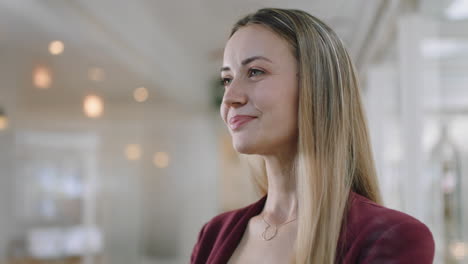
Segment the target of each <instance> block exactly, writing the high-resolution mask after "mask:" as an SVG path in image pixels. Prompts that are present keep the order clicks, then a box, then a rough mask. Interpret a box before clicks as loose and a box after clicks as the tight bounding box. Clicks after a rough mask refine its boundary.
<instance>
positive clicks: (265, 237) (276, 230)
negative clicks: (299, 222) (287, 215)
mask: <svg viewBox="0 0 468 264" xmlns="http://www.w3.org/2000/svg"><path fill="white" fill-rule="evenodd" d="M262 219H263V221H264V222H265V223H266V224H267V226H266V227H265V230H264V231H263V233H262V238H263V240H264V241H268V240H271V239H273V238H274V237H275V236H276V234H277V233H278V229H279V228H280V227H281V226H282V225H285V224H287V223H291V222H292V221H294V220H296V219H297V218H294V219H293V220H290V221H287V222H284V223H282V224H280V225H277V226H274V227H273V228H274V232H273V235H272V236H270V237H267V231H268V229H269V228H270V227H271V226H272V225H271V224H270V223H268V222H267V221H266V220H265V217H264V215H263V214H262Z"/></svg>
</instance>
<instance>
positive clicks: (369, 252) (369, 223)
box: [190, 191, 435, 264]
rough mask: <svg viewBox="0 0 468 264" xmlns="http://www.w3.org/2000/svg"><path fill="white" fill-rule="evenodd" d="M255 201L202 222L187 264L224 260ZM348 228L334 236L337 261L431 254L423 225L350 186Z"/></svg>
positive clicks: (257, 206) (255, 210) (421, 258)
mask: <svg viewBox="0 0 468 264" xmlns="http://www.w3.org/2000/svg"><path fill="white" fill-rule="evenodd" d="M266 199H267V195H265V196H263V197H262V198H261V199H259V200H258V201H256V202H254V203H252V204H250V205H248V206H246V207H243V208H240V209H237V210H232V211H228V212H225V213H222V214H219V215H217V216H215V217H213V218H212V219H211V220H210V221H208V222H207V223H205V224H204V225H203V227H202V228H201V230H200V232H199V234H198V241H197V242H196V244H195V246H194V247H193V251H192V254H191V258H190V263H191V264H225V263H227V262H228V260H229V258H230V257H231V256H232V254H233V253H234V251H235V249H236V248H237V246H238V245H239V243H240V241H241V239H242V236H243V234H244V232H245V230H246V228H247V224H248V223H249V220H250V218H252V217H254V216H256V215H259V214H260V213H261V211H262V210H263V207H264V205H265V202H266ZM348 202H349V209H348V212H347V219H346V221H345V223H346V228H344V229H342V230H344V232H342V233H341V234H340V238H339V240H338V245H337V247H338V248H337V252H342V253H341V254H339V255H337V258H336V262H335V263H344V264H351V263H353V264H354V263H364V264H370V263H379V264H382V263H395V264H396V263H398V264H403V263H408V264H409V263H418V264H426V263H427V264H429V263H432V262H433V259H434V249H435V243H434V238H433V236H432V233H431V231H430V230H429V229H428V228H427V226H426V225H425V224H423V223H422V222H420V221H419V220H417V219H416V218H414V217H412V216H410V215H408V214H405V213H403V212H400V211H397V210H393V209H389V208H386V207H384V206H382V205H379V204H377V203H375V202H373V201H371V200H369V199H367V198H366V197H364V196H362V195H359V194H357V193H355V192H353V191H351V192H350V195H349V200H348Z"/></svg>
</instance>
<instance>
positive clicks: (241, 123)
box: [229, 116, 256, 131]
mask: <svg viewBox="0 0 468 264" xmlns="http://www.w3.org/2000/svg"><path fill="white" fill-rule="evenodd" d="M255 118H256V117H253V116H246V117H241V118H238V119H237V120H235V121H234V122H232V123H230V124H229V127H230V128H231V129H232V130H234V131H236V130H239V129H240V128H242V127H243V126H244V125H246V124H247V123H249V122H250V121H252V120H254V119H255Z"/></svg>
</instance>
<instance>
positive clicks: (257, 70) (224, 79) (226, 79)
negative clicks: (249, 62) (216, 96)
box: [220, 68, 265, 86]
mask: <svg viewBox="0 0 468 264" xmlns="http://www.w3.org/2000/svg"><path fill="white" fill-rule="evenodd" d="M252 72H260V73H261V74H263V73H265V72H264V71H262V70H260V69H254V68H252V69H249V71H248V75H249V77H250V74H251V73H252ZM255 76H257V75H255ZM226 81H229V82H230V81H231V79H230V78H221V80H220V83H221V85H222V86H226V85H227V84H226Z"/></svg>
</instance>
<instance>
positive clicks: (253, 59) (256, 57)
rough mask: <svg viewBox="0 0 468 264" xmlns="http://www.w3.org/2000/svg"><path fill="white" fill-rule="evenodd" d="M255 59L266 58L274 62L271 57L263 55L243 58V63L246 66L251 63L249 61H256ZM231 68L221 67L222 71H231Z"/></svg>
mask: <svg viewBox="0 0 468 264" xmlns="http://www.w3.org/2000/svg"><path fill="white" fill-rule="evenodd" d="M255 60H265V61H268V62H270V63H272V61H271V60H270V59H268V58H266V57H263V56H252V57H249V58H247V59H245V60H243V61H242V62H241V64H242V66H245V65H247V64H249V63H251V62H252V61H255ZM229 70H231V68H229V67H222V68H221V72H223V71H229Z"/></svg>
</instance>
